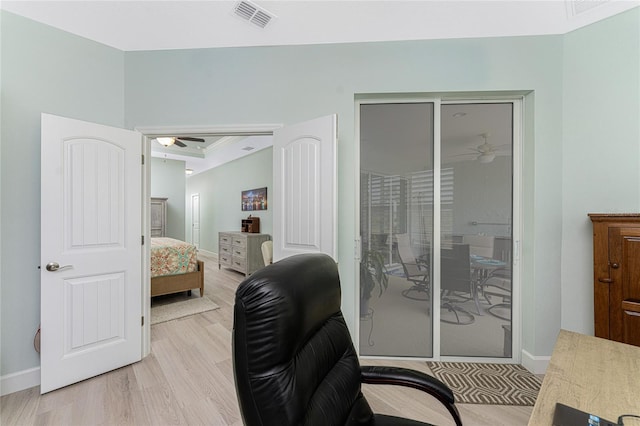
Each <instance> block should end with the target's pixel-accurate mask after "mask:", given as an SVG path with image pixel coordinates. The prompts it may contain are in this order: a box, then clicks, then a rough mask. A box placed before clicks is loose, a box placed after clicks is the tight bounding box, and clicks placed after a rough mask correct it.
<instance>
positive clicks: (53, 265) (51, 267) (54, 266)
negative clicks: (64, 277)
mask: <svg viewBox="0 0 640 426" xmlns="http://www.w3.org/2000/svg"><path fill="white" fill-rule="evenodd" d="M46 268H47V271H49V272H56V271H61V270H63V269H69V268H73V265H64V266H60V264H59V263H58V262H49V263H47V266H46Z"/></svg>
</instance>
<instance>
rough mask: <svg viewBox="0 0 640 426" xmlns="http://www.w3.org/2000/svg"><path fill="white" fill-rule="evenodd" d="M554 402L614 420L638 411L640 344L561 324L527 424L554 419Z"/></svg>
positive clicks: (545, 423)
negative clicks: (591, 333) (587, 332)
mask: <svg viewBox="0 0 640 426" xmlns="http://www.w3.org/2000/svg"><path fill="white" fill-rule="evenodd" d="M556 402H561V403H563V404H565V405H568V406H571V407H575V408H578V409H579V410H582V411H587V412H590V413H593V414H596V415H598V416H601V417H603V418H605V419H609V420H612V421H614V422H615V421H616V420H617V419H618V416H619V415H621V414H637V415H640V347H636V346H631V345H626V344H623V343H618V342H613V341H610V340H605V339H600V338H598V337H592V336H586V335H583V334H578V333H573V332H570V331H566V330H561V331H560V334H559V335H558V340H557V341H556V345H555V347H554V349H553V354H552V355H551V361H550V362H549V367H548V368H547V372H546V374H545V376H544V380H543V382H542V387H541V388H540V393H539V394H538V399H537V400H536V405H535V406H534V407H533V413H532V414H531V419H530V420H529V425H530V426H538V425H551V422H552V420H553V412H554V410H555V406H556Z"/></svg>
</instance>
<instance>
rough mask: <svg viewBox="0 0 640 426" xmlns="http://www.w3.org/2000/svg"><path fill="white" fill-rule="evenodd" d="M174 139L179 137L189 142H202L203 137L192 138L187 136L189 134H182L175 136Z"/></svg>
mask: <svg viewBox="0 0 640 426" xmlns="http://www.w3.org/2000/svg"><path fill="white" fill-rule="evenodd" d="M176 139H180V140H183V141H189V142H204V139H202V138H192V137H189V136H184V137H183V136H176Z"/></svg>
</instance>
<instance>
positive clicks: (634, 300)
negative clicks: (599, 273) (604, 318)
mask: <svg viewBox="0 0 640 426" xmlns="http://www.w3.org/2000/svg"><path fill="white" fill-rule="evenodd" d="M609 268H610V276H611V280H612V282H611V284H610V286H609V334H610V337H609V338H610V339H611V340H616V341H618V342H625V343H629V344H635V345H638V344H639V343H640V312H639V311H640V308H638V307H639V306H640V227H612V228H609Z"/></svg>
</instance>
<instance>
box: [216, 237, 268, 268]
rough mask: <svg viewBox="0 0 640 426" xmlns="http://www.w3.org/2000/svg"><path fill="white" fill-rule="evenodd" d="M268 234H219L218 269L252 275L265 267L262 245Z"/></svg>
mask: <svg viewBox="0 0 640 426" xmlns="http://www.w3.org/2000/svg"><path fill="white" fill-rule="evenodd" d="M270 239H271V236H270V235H268V234H256V233H247V232H231V231H229V232H220V233H219V234H218V269H220V268H222V267H225V268H230V269H234V270H236V271H238V272H242V273H243V274H244V275H245V276H247V275H250V274H252V273H254V272H255V271H257V270H258V269H260V268H262V267H264V260H263V259H262V249H261V246H262V243H263V242H265V241H268V240H270Z"/></svg>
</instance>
